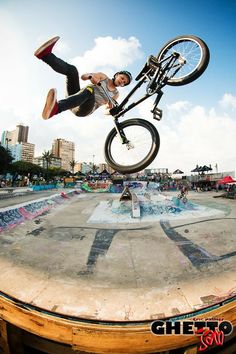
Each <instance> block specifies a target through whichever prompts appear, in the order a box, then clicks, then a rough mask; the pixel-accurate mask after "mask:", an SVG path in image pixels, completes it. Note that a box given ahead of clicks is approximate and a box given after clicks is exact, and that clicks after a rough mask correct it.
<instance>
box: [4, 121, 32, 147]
mask: <svg viewBox="0 0 236 354" xmlns="http://www.w3.org/2000/svg"><path fill="white" fill-rule="evenodd" d="M28 134H29V127H28V126H24V125H22V124H18V125H17V126H16V129H15V130H12V131H7V130H5V131H4V132H3V133H2V139H1V143H2V145H4V146H8V145H15V144H18V143H27V142H28Z"/></svg>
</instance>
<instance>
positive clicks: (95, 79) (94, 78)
mask: <svg viewBox="0 0 236 354" xmlns="http://www.w3.org/2000/svg"><path fill="white" fill-rule="evenodd" d="M107 78H108V77H107V75H105V74H103V73H100V72H99V73H86V74H83V75H82V76H81V79H82V80H90V81H91V82H92V83H93V84H94V85H97V84H98V83H99V82H100V81H102V80H105V79H107Z"/></svg>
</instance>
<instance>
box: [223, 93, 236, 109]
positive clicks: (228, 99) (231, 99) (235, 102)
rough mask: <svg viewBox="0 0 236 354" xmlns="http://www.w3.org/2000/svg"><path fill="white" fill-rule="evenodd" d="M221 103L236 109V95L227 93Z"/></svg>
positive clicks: (224, 106)
mask: <svg viewBox="0 0 236 354" xmlns="http://www.w3.org/2000/svg"><path fill="white" fill-rule="evenodd" d="M220 105H221V106H222V107H223V108H226V109H227V108H233V109H236V96H233V95H231V94H230V93H225V94H224V96H223V97H222V99H221V100H220Z"/></svg>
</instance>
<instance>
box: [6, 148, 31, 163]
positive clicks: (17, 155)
mask: <svg viewBox="0 0 236 354" xmlns="http://www.w3.org/2000/svg"><path fill="white" fill-rule="evenodd" d="M8 149H9V150H10V153H11V155H12V157H13V162H15V161H27V162H31V163H33V159H34V149H35V145H34V144H31V143H20V144H14V145H9V146H8Z"/></svg>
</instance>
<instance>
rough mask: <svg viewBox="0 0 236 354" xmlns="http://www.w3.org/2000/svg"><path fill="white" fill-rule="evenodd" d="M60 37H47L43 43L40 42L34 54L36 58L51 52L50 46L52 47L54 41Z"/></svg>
mask: <svg viewBox="0 0 236 354" xmlns="http://www.w3.org/2000/svg"><path fill="white" fill-rule="evenodd" d="M59 38H60V37H58V36H57V37H53V38H52V39H49V41H47V42H45V43H44V44H42V45H41V46H40V47H39V48H38V49H37V50H36V51H35V52H34V55H35V56H36V57H37V58H38V59H42V58H43V57H44V56H45V55H46V54H49V53H51V51H52V48H53V47H54V45H55V44H56V42H57V41H58V39H59Z"/></svg>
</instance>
